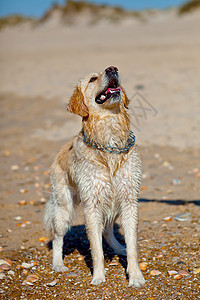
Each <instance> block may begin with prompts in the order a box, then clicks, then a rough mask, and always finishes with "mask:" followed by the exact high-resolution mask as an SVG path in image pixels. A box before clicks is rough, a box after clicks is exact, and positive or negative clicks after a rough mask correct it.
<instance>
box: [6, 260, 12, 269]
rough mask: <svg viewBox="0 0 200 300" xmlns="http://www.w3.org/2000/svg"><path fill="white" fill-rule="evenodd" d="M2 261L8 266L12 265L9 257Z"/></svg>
mask: <svg viewBox="0 0 200 300" xmlns="http://www.w3.org/2000/svg"><path fill="white" fill-rule="evenodd" d="M4 262H5V263H6V264H8V265H9V266H10V267H11V266H12V261H11V260H10V259H7V258H6V259H4Z"/></svg>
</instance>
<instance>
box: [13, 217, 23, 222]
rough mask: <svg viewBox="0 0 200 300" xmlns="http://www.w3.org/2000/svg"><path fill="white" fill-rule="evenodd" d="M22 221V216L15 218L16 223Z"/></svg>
mask: <svg viewBox="0 0 200 300" xmlns="http://www.w3.org/2000/svg"><path fill="white" fill-rule="evenodd" d="M21 219H22V217H21V216H16V217H14V220H15V221H20V220H21Z"/></svg>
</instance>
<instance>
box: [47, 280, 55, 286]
mask: <svg viewBox="0 0 200 300" xmlns="http://www.w3.org/2000/svg"><path fill="white" fill-rule="evenodd" d="M56 283H57V280H56V279H55V280H53V281H51V282H48V283H47V284H46V285H47V286H55V285H56Z"/></svg>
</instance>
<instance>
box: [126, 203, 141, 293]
mask: <svg viewBox="0 0 200 300" xmlns="http://www.w3.org/2000/svg"><path fill="white" fill-rule="evenodd" d="M121 216H122V226H123V229H124V234H125V242H126V252H127V262H128V265H127V273H128V274H129V286H132V285H134V286H135V287H141V286H142V285H143V284H144V283H145V280H144V277H143V275H142V272H141V270H140V267H139V262H138V250H137V227H138V204H137V200H133V201H132V200H131V199H129V200H128V199H126V200H125V201H124V202H123V204H122V215H121Z"/></svg>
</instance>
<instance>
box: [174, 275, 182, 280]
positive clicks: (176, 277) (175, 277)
mask: <svg viewBox="0 0 200 300" xmlns="http://www.w3.org/2000/svg"><path fill="white" fill-rule="evenodd" d="M182 277H183V276H182V275H181V274H177V275H174V279H176V280H179V279H181V278H182Z"/></svg>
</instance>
